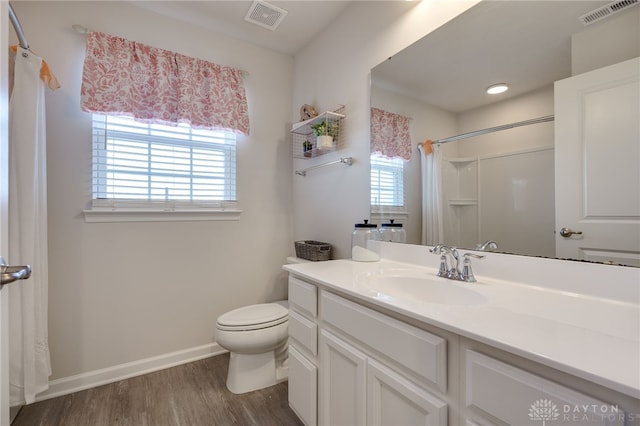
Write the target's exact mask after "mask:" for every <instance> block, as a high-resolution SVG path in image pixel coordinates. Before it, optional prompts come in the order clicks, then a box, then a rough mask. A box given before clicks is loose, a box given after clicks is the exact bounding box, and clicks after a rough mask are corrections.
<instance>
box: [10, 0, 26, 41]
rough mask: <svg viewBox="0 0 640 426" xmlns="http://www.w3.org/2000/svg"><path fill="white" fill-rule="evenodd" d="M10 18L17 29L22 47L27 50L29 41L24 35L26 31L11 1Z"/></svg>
mask: <svg viewBox="0 0 640 426" xmlns="http://www.w3.org/2000/svg"><path fill="white" fill-rule="evenodd" d="M9 20H10V21H11V25H13V29H14V30H15V31H16V35H17V36H18V44H20V47H22V48H23V49H25V50H29V43H27V38H26V37H25V36H24V32H23V31H22V25H20V21H19V20H18V16H17V15H16V12H15V11H14V10H13V6H11V3H9Z"/></svg>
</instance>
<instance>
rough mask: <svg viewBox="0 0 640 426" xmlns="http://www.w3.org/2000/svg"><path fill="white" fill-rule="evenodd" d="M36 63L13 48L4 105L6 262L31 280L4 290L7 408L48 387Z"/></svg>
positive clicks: (40, 96)
mask: <svg viewBox="0 0 640 426" xmlns="http://www.w3.org/2000/svg"><path fill="white" fill-rule="evenodd" d="M41 67H42V58H39V57H37V56H36V55H34V54H33V53H31V52H29V51H27V50H24V49H21V48H18V52H17V55H16V58H15V72H14V86H13V92H12V93H11V99H10V101H9V151H10V163H9V169H10V170H9V259H11V262H12V263H14V264H18V265H24V264H30V265H31V267H32V270H33V273H32V275H31V278H29V279H28V280H25V281H22V282H20V283H18V284H14V285H11V286H9V287H8V289H9V306H10V307H11V309H10V313H9V315H10V317H9V324H10V333H9V350H10V352H9V363H10V370H9V381H10V399H11V405H20V404H24V403H25V402H26V403H31V402H33V401H34V400H35V395H36V394H37V393H39V392H42V391H44V390H46V389H47V388H48V387H49V376H50V375H51V364H50V358H49V343H48V325H47V312H48V307H47V301H48V257H47V170H46V145H45V142H46V141H45V130H46V129H45V105H44V102H45V99H44V83H43V82H42V81H41V80H40V69H41Z"/></svg>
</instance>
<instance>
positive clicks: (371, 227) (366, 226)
mask: <svg viewBox="0 0 640 426" xmlns="http://www.w3.org/2000/svg"><path fill="white" fill-rule="evenodd" d="M378 239H379V234H378V225H376V224H374V223H369V221H368V220H366V219H365V220H364V221H363V223H356V224H355V229H354V230H353V233H352V234H351V259H352V260H355V261H358V262H375V261H377V260H380V256H379V255H378V253H376V252H375V251H372V250H370V249H369V248H368V247H367V242H368V241H370V240H378Z"/></svg>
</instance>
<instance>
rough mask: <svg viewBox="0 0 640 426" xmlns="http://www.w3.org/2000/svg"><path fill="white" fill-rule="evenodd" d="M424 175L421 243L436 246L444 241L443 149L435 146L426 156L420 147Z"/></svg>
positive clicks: (423, 149)
mask: <svg viewBox="0 0 640 426" xmlns="http://www.w3.org/2000/svg"><path fill="white" fill-rule="evenodd" d="M419 149H420V153H421V154H422V155H421V156H420V159H421V173H422V239H421V243H422V244H426V245H430V246H433V245H436V244H438V243H441V242H442V240H443V234H444V226H443V223H442V220H443V219H442V149H441V148H440V145H438V144H433V145H432V149H433V152H432V153H431V154H428V155H425V148H424V147H423V146H422V145H420V146H419Z"/></svg>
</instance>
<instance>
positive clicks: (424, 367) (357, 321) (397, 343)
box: [320, 291, 447, 392]
mask: <svg viewBox="0 0 640 426" xmlns="http://www.w3.org/2000/svg"><path fill="white" fill-rule="evenodd" d="M320 309H321V317H322V319H323V320H324V321H326V322H327V323H329V324H332V325H333V326H335V327H337V328H338V329H339V330H341V331H342V332H344V333H347V334H349V335H350V336H352V337H354V338H355V339H357V340H359V341H360V342H362V343H364V344H366V345H367V346H369V347H371V348H372V349H374V350H376V351H378V352H380V353H382V354H383V355H385V356H387V357H388V358H389V359H391V360H393V361H394V362H395V363H397V364H398V365H399V366H401V367H404V368H406V369H409V370H410V371H411V372H412V373H414V374H416V375H418V376H419V377H421V378H422V379H423V380H426V381H427V382H429V383H431V384H432V385H434V386H435V387H437V388H438V389H439V390H441V391H442V392H446V391H447V341H446V340H445V339H443V338H441V337H439V336H436V335H433V334H431V333H427V332H426V331H424V330H420V329H418V328H416V327H413V326H410V325H407V324H405V323H403V322H400V321H398V320H396V319H394V318H391V317H388V316H386V315H384V314H381V313H379V312H375V311H373V310H371V309H368V308H365V307H363V306H360V305H358V304H356V303H353V302H351V301H349V300H346V299H343V298H342V297H340V296H336V295H335V294H332V293H327V292H325V291H323V292H322V295H321V303H320Z"/></svg>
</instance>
